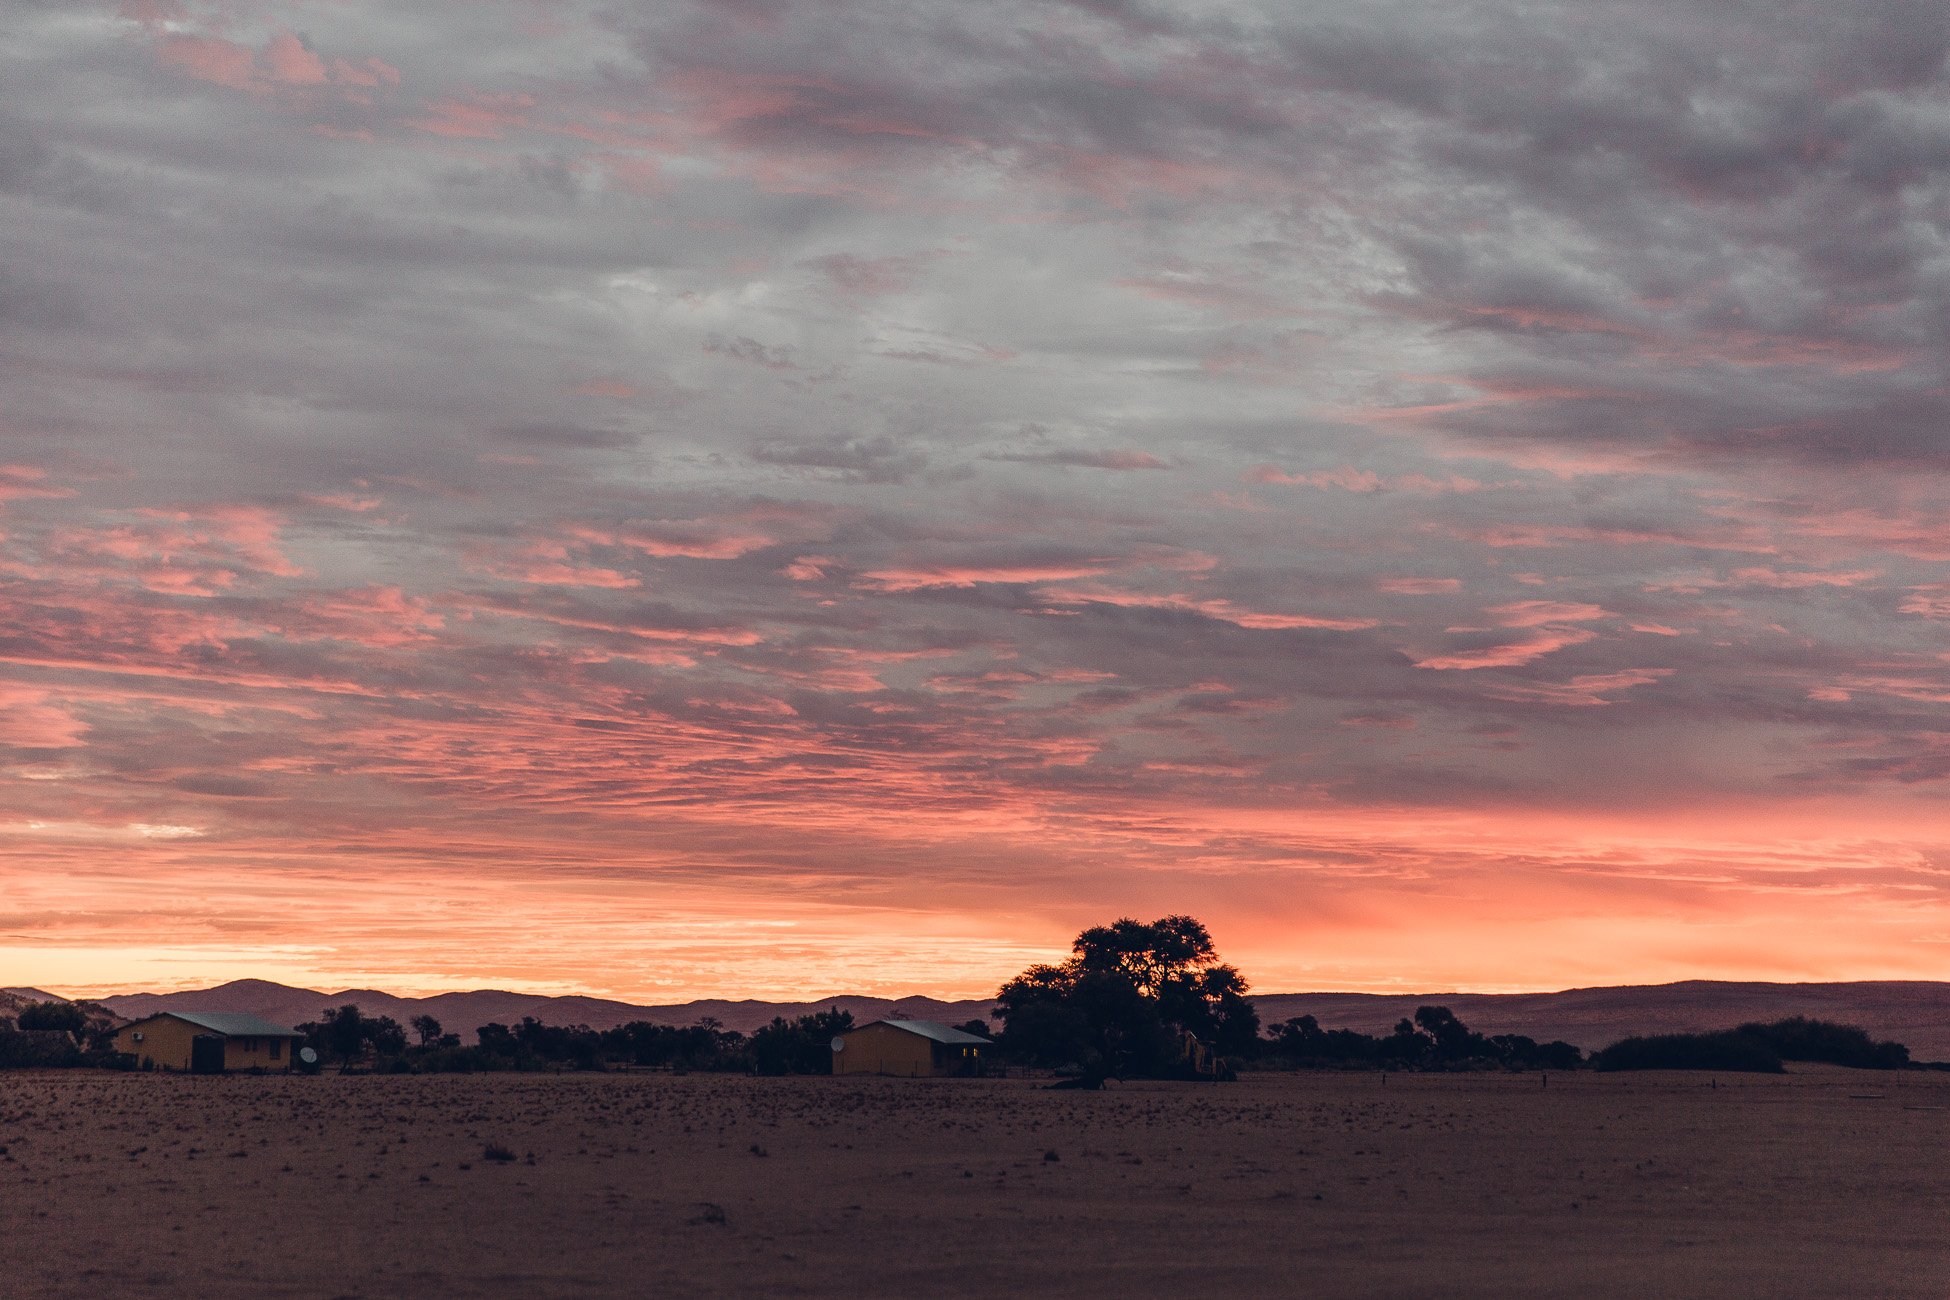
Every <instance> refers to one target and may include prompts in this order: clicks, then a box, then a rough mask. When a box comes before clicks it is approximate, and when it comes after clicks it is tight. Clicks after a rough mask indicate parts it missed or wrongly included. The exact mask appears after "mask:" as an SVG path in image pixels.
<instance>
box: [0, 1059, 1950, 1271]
mask: <svg viewBox="0 0 1950 1300" xmlns="http://www.w3.org/2000/svg"><path fill="white" fill-rule="evenodd" d="M1717 1082H1718V1086H1717V1087H1709V1086H1708V1079H1707V1078H1706V1077H1704V1076H1696V1075H1672V1074H1656V1075H1655V1074H1647V1075H1633V1076H1621V1075H1593V1074H1576V1075H1553V1076H1551V1078H1550V1081H1549V1086H1548V1088H1545V1087H1542V1086H1540V1081H1539V1078H1538V1076H1536V1075H1488V1074H1478V1075H1448V1076H1444V1075H1394V1076H1392V1077H1390V1078H1388V1079H1387V1081H1386V1082H1385V1083H1384V1081H1383V1076H1381V1075H1376V1074H1352V1075H1341V1074H1309V1075H1298V1076H1292V1075H1286V1076H1255V1077H1249V1078H1248V1079H1246V1080H1244V1081H1242V1082H1240V1083H1238V1084H1233V1085H1197V1084H1132V1085H1127V1086H1125V1087H1123V1088H1116V1089H1113V1090H1110V1091H1106V1092H1103V1093H1078V1092H1049V1091H1043V1090H1041V1089H1039V1088H1038V1087H1036V1086H1035V1085H1033V1084H1030V1083H1027V1082H1023V1081H1015V1080H1010V1081H982V1080H939V1081H926V1080H924V1081H915V1082H900V1081H892V1080H866V1081H851V1080H843V1079H831V1078H800V1079H755V1078H745V1077H726V1076H695V1075H694V1076H687V1077H672V1076H668V1075H563V1076H535V1075H525V1076H524V1075H496V1076H451V1075H449V1076H433V1077H358V1076H354V1077H344V1078H341V1077H336V1076H332V1075H325V1076H322V1077H318V1078H292V1077H268V1078H248V1077H223V1078H189V1077H179V1076H158V1075H115V1074H93V1073H88V1072H83V1071H67V1072H49V1073H14V1074H7V1075H0V1144H3V1145H4V1147H5V1153H4V1154H3V1155H0V1292H4V1293H5V1294H6V1295H8V1296H10V1297H28V1296H77V1297H81V1296H86V1297H95V1296H107V1295H115V1296H121V1295H156V1296H199V1297H203V1296H219V1297H221V1296H247V1295H248V1296H403V1295H413V1296H599V1295H612V1294H613V1295H660V1294H682V1295H734V1294H767V1295H849V1296H858V1295H886V1294H896V1293H900V1294H945V1295H993V1294H1009V1293H1046V1294H1056V1295H1079V1294H1081V1295H1122V1296H1140V1295H1157V1294H1205V1295H1228V1294H1231V1295H1294V1294H1307V1295H1314V1296H1405V1295H1484V1296H1492V1295H1493V1296H1498V1297H1509V1296H1546V1295H1568V1294H1578V1295H1605V1296H1614V1295H1615V1296H1662V1297H1664V1296H1761V1295H1766V1296H1790V1295H1791V1296H1851V1297H1859V1296H1931V1297H1941V1296H1943V1295H1945V1294H1950V1240H1947V1239H1946V1233H1945V1226H1944V1225H1945V1223H1946V1218H1945V1215H1946V1210H1947V1209H1950V1158H1946V1157H1947V1156H1950V1076H1944V1075H1937V1074H1901V1075H1896V1074H1869V1073H1857V1072H1853V1071H1846V1070H1839V1069H1818V1070H1807V1071H1802V1072H1799V1073H1794V1074H1790V1075H1787V1076H1784V1077H1754V1076H1748V1077H1744V1078H1736V1077H1721V1078H1720V1079H1719V1080H1718V1081H1717ZM490 1145H493V1146H497V1147H500V1148H505V1154H507V1155H510V1156H512V1159H507V1160H497V1159H492V1158H488V1156H487V1155H486V1154H485V1153H486V1152H487V1150H488V1148H489V1147H490Z"/></svg>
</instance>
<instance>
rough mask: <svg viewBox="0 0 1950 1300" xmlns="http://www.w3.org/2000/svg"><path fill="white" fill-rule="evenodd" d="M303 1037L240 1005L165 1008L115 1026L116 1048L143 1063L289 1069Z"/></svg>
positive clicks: (201, 1069) (213, 1069)
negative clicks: (204, 1008) (231, 1007)
mask: <svg viewBox="0 0 1950 1300" xmlns="http://www.w3.org/2000/svg"><path fill="white" fill-rule="evenodd" d="M302 1037H304V1035H302V1034H300V1033H299V1032H298V1031H297V1030H295V1029H286V1028H284V1027H283V1026H282V1025H274V1024H272V1023H271V1022H270V1021H268V1020H265V1019H263V1018H261V1017H258V1016H253V1015H250V1014H249V1013H247V1012H243V1011H164V1012H162V1013H161V1014H159V1015H153V1016H150V1017H148V1018H147V1019H145V1020H138V1021H136V1022H134V1023H133V1024H128V1025H123V1026H122V1027H121V1028H120V1029H118V1030H116V1031H115V1050H116V1051H118V1052H127V1053H129V1054H130V1055H132V1056H134V1057H135V1058H136V1064H138V1065H140V1066H142V1067H143V1068H145V1069H149V1068H153V1069H158V1070H187V1071H191V1072H194V1073H196V1074H221V1073H223V1072H224V1071H225V1070H249V1069H252V1068H256V1069H260V1070H289V1069H290V1068H291V1065H292V1062H293V1060H294V1059H295V1058H296V1056H297V1054H298V1040H299V1039H300V1038H302Z"/></svg>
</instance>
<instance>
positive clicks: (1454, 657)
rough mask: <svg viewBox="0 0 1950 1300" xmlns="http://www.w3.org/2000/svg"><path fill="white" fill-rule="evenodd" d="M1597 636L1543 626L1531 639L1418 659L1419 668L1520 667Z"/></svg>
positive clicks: (1581, 630) (1572, 629) (1594, 633)
mask: <svg viewBox="0 0 1950 1300" xmlns="http://www.w3.org/2000/svg"><path fill="white" fill-rule="evenodd" d="M1597 635H1598V634H1597V633H1596V632H1592V631H1588V630H1587V629H1585V628H1581V627H1542V628H1537V629H1535V630H1533V631H1532V632H1531V633H1530V634H1529V635H1528V636H1525V637H1522V638H1520V639H1518V640H1516V641H1508V642H1505V643H1504V644H1502V645H1493V646H1486V647H1484V648H1483V649H1480V650H1463V651H1458V652H1456V653H1454V654H1446V655H1429V656H1427V657H1426V658H1422V659H1417V660H1416V661H1415V666H1416V667H1417V668H1431V669H1438V670H1445V671H1459V672H1468V671H1471V670H1473V669H1477V668H1517V667H1521V666H1522V665H1524V664H1527V663H1531V662H1533V661H1535V660H1538V659H1542V658H1543V657H1544V656H1545V655H1548V654H1554V653H1556V652H1557V651H1559V650H1563V649H1565V648H1567V647H1569V646H1574V645H1583V644H1584V643H1585V642H1586V641H1590V640H1593V639H1595V638H1596V637H1597Z"/></svg>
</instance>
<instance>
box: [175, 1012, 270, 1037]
mask: <svg viewBox="0 0 1950 1300" xmlns="http://www.w3.org/2000/svg"><path fill="white" fill-rule="evenodd" d="M160 1016H175V1017H176V1018H177V1019H178V1020H187V1021H189V1022H190V1023H191V1024H193V1025H195V1026H196V1027H197V1028H198V1029H207V1030H209V1031H210V1032H211V1033H213V1034H222V1035H223V1036H224V1037H226V1038H303V1037H304V1035H303V1034H301V1033H299V1032H298V1031H297V1030H295V1029H286V1028H285V1027H284V1026H283V1025H274V1024H272V1023H271V1022H270V1021H268V1020H266V1019H265V1018H264V1017H262V1016H254V1015H252V1014H251V1013H250V1012H248V1011H162V1012H158V1013H157V1015H154V1016H150V1017H148V1019H150V1020H155V1019H157V1018H158V1017H160ZM137 1023H140V1022H137Z"/></svg>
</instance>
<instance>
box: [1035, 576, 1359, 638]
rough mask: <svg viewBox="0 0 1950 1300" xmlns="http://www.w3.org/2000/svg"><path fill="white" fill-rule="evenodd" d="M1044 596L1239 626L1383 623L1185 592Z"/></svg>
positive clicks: (1342, 628)
mask: <svg viewBox="0 0 1950 1300" xmlns="http://www.w3.org/2000/svg"><path fill="white" fill-rule="evenodd" d="M1044 599H1045V600H1047V601H1049V602H1050V603H1051V604H1053V605H1116V606H1119V607H1122V608H1129V609H1175V610H1183V611H1185V612H1187V613H1192V614H1202V615H1204V616H1205V617H1206V618H1210V619H1216V620H1218V621H1219V622H1222V623H1231V624H1232V625H1234V626H1235V627H1246V628H1256V629H1262V630H1269V631H1270V630H1279V629H1293V628H1321V629H1324V630H1328V631H1337V632H1356V631H1361V630H1363V629H1365V628H1371V627H1378V626H1380V620H1379V619H1372V618H1332V617H1324V616H1321V615H1315V614H1278V613H1271V612H1268V611H1265V610H1255V609H1242V608H1240V607H1239V606H1237V605H1235V604H1233V602H1231V601H1229V600H1220V599H1209V598H1208V599H1200V598H1198V597H1194V596H1187V595H1182V594H1177V593H1174V594H1171V595H1163V596H1159V595H1147V594H1144V593H1140V592H1130V591H1113V590H1109V589H1106V588H1097V587H1088V588H1082V587H1078V588H1063V589H1057V590H1053V591H1049V592H1045V593H1044Z"/></svg>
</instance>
